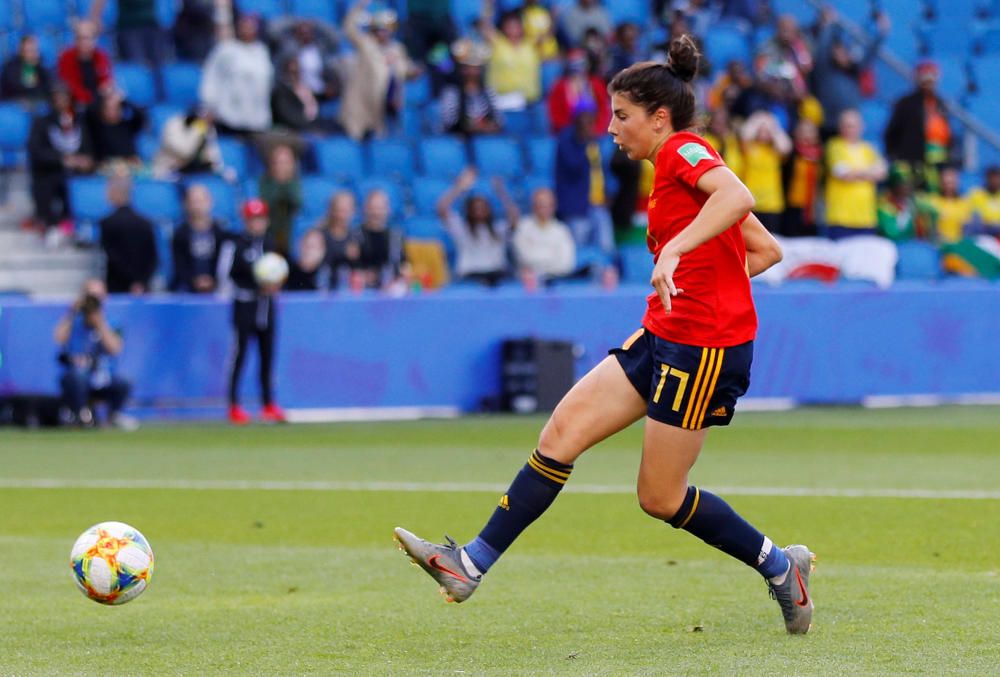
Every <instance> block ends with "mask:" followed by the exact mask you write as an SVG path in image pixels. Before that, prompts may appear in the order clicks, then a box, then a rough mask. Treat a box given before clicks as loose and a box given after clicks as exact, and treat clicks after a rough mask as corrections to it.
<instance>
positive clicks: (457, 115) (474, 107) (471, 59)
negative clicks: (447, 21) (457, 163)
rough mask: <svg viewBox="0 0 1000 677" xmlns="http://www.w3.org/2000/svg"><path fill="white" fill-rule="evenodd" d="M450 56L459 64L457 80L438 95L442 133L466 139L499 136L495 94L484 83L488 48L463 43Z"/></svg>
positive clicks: (471, 43) (460, 42)
mask: <svg viewBox="0 0 1000 677" xmlns="http://www.w3.org/2000/svg"><path fill="white" fill-rule="evenodd" d="M452 54H453V55H454V58H455V62H456V63H457V64H458V78H457V82H456V83H454V84H451V85H449V86H447V87H445V88H444V90H443V91H442V92H441V123H442V125H443V127H444V130H445V131H447V132H451V133H457V134H463V135H465V136H474V135H476V134H493V133H496V132H499V131H500V120H501V118H500V113H499V111H498V110H497V103H496V94H495V92H494V91H493V90H492V89H490V88H489V87H487V86H486V84H485V82H484V80H483V64H485V63H486V60H487V59H488V58H489V50H488V48H484V47H483V46H481V45H478V44H476V43H474V42H473V41H472V40H469V39H462V40H457V41H456V42H455V44H453V45H452Z"/></svg>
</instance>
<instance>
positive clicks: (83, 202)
mask: <svg viewBox="0 0 1000 677" xmlns="http://www.w3.org/2000/svg"><path fill="white" fill-rule="evenodd" d="M67 191H68V193H69V205H70V210H71V211H72V213H73V216H74V217H76V219H77V220H78V221H90V222H96V221H99V220H100V219H103V218H104V217H105V216H107V215H108V214H109V213H111V205H110V204H109V203H108V180H107V179H106V178H105V177H103V176H76V177H73V178H71V179H70V180H69V183H68V189H67Z"/></svg>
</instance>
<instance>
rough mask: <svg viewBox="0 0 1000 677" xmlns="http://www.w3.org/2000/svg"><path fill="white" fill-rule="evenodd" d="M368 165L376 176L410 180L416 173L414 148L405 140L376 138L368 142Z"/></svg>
mask: <svg viewBox="0 0 1000 677" xmlns="http://www.w3.org/2000/svg"><path fill="white" fill-rule="evenodd" d="M368 161H369V162H368V166H369V171H370V173H371V174H372V175H374V176H382V177H391V178H397V179H400V180H402V181H409V180H410V179H411V178H412V177H413V175H414V173H415V167H414V160H413V148H412V147H410V144H409V143H407V142H406V141H403V140H397V139H375V140H373V141H371V143H369V144H368Z"/></svg>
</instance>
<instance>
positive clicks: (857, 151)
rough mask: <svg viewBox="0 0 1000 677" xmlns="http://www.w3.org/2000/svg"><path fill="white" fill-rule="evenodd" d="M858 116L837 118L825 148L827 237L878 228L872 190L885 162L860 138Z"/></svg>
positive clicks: (854, 113)
mask: <svg viewBox="0 0 1000 677" xmlns="http://www.w3.org/2000/svg"><path fill="white" fill-rule="evenodd" d="M863 128H864V127H863V122H862V120H861V114H860V113H858V111H857V110H855V109H853V108H849V109H847V110H845V111H844V112H843V113H841V114H840V120H839V123H838V126H837V130H838V134H837V136H834V137H833V138H832V139H830V141H829V143H827V146H826V166H827V180H826V223H827V236H828V237H830V238H831V239H834V240H837V239H840V238H844V237H849V236H851V235H873V234H875V233H876V226H877V224H878V215H877V211H876V210H877V195H876V186H877V184H878V182H879V181H882V180H883V179H885V177H886V172H887V165H886V162H885V159H884V158H883V157H882V156H881V155H880V154H879V152H878V151H877V150H875V148H874V147H873V146H872V145H871V144H870V143H868V142H867V141H864V140H863V139H862V138H861V132H862V131H863Z"/></svg>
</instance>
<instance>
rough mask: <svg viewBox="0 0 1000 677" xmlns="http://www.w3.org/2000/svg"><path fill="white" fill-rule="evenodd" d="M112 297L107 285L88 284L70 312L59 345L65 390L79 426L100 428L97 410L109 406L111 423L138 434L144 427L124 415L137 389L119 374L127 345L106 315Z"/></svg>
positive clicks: (60, 331)
mask: <svg viewBox="0 0 1000 677" xmlns="http://www.w3.org/2000/svg"><path fill="white" fill-rule="evenodd" d="M106 297H107V290H106V289H105V287H104V283H103V282H101V281H100V280H98V279H93V278H91V279H89V280H87V281H86V282H84V284H83V289H82V291H81V293H80V296H79V297H78V298H77V299H76V301H74V302H73V305H72V307H70V309H69V312H68V313H66V314H65V315H63V317H62V318H60V320H59V322H58V323H57V324H56V328H55V332H54V339H55V342H56V345H58V346H59V364H60V365H62V375H61V376H60V378H59V385H60V387H61V390H62V398H63V404H64V405H65V406H66V407H67V408H68V409H69V412H70V420H71V421H72V422H73V423H76V424H79V425H83V426H90V425H94V424H95V423H96V420H95V418H94V411H93V409H92V408H91V407H92V405H93V404H95V403H96V402H98V401H103V402H106V403H107V407H108V418H107V420H108V423H110V424H111V425H114V426H116V427H120V428H124V429H128V430H134V429H136V428H137V427H138V423H137V422H136V421H135V419H133V418H132V417H130V416H126V415H125V414H123V413H122V408H123V407H124V406H125V402H126V400H128V395H129V392H130V391H131V389H132V386H131V384H130V383H129V382H128V381H127V380H125V379H124V378H123V377H122V376H120V375H119V374H118V373H117V360H116V358H117V356H118V355H120V354H121V352H122V349H123V348H124V342H123V341H122V336H121V333H120V332H119V331H118V330H116V329H114V328H112V326H111V325H110V324H109V323H108V319H107V316H106V315H105V312H104V301H105V299H106Z"/></svg>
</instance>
